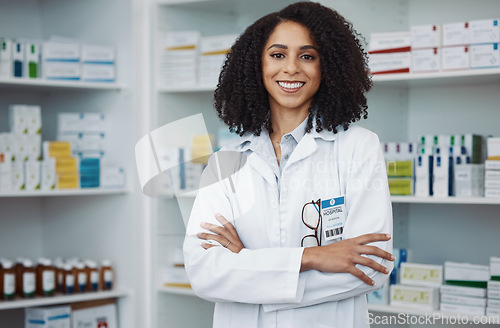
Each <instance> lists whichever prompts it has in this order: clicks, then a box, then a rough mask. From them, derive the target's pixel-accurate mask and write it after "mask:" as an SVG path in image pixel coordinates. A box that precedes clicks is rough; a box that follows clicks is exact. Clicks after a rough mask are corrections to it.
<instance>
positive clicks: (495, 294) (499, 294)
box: [487, 288, 500, 300]
mask: <svg viewBox="0 0 500 328" xmlns="http://www.w3.org/2000/svg"><path fill="white" fill-rule="evenodd" d="M487 296H488V299H494V300H500V290H498V289H489V288H488V294H487Z"/></svg>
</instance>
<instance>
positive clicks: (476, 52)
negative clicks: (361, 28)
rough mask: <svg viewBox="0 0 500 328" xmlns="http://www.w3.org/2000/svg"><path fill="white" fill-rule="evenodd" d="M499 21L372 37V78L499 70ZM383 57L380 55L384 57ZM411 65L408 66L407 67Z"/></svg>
mask: <svg viewBox="0 0 500 328" xmlns="http://www.w3.org/2000/svg"><path fill="white" fill-rule="evenodd" d="M498 21H499V20H498V19H485V20H473V21H469V22H456V23H449V24H443V25H442V28H441V26H440V25H437V24H434V25H420V26H412V27H411V30H410V31H402V32H392V33H373V34H372V35H371V40H370V47H369V53H370V58H369V66H370V70H371V71H372V74H383V73H407V72H412V73H419V72H437V71H453V70H467V69H476V68H494V67H500V50H499V48H498V43H499V41H500V27H499V25H498ZM384 53H385V55H383V56H382V54H384ZM410 63H411V65H410Z"/></svg>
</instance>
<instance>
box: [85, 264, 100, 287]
mask: <svg viewBox="0 0 500 328" xmlns="http://www.w3.org/2000/svg"><path fill="white" fill-rule="evenodd" d="M85 263H86V265H87V268H86V269H87V290H88V291H92V292H96V291H97V290H98V289H99V271H98V270H97V263H96V262H94V261H90V260H87V261H85Z"/></svg>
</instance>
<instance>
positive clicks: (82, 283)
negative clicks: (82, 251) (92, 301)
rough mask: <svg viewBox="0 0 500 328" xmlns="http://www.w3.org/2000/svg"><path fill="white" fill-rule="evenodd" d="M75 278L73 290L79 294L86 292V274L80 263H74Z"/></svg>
mask: <svg viewBox="0 0 500 328" xmlns="http://www.w3.org/2000/svg"><path fill="white" fill-rule="evenodd" d="M75 278H76V288H75V290H76V291H77V292H80V293H83V292H85V291H87V272H86V270H85V264H83V263H82V262H77V263H75Z"/></svg>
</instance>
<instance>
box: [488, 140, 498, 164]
mask: <svg viewBox="0 0 500 328" xmlns="http://www.w3.org/2000/svg"><path fill="white" fill-rule="evenodd" d="M486 149H487V154H488V155H487V156H488V159H489V160H500V137H489V138H487V139H486Z"/></svg>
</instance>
